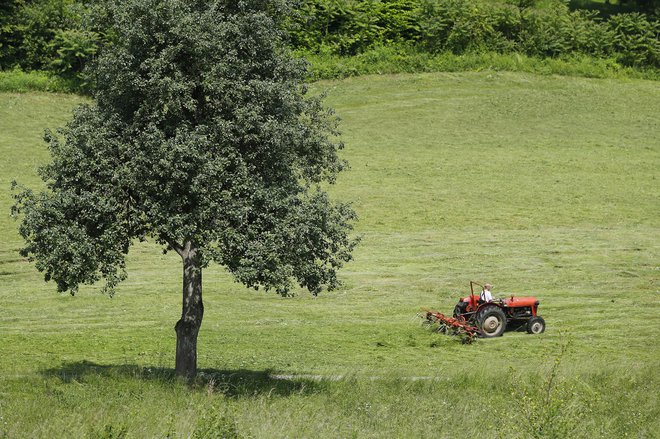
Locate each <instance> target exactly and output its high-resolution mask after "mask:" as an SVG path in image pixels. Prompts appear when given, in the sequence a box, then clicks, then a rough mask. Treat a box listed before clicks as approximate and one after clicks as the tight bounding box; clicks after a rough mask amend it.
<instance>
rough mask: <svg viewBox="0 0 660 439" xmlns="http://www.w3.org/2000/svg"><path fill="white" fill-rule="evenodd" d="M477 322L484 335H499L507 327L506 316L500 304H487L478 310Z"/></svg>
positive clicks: (489, 336) (487, 336)
mask: <svg viewBox="0 0 660 439" xmlns="http://www.w3.org/2000/svg"><path fill="white" fill-rule="evenodd" d="M477 323H478V324H479V328H480V329H481V335H482V336H484V337H486V338H491V337H499V336H500V335H502V334H504V330H505V329H506V316H505V315H504V311H502V309H501V308H500V307H499V306H497V305H491V306H486V307H484V308H481V309H480V310H479V311H478V312H477Z"/></svg>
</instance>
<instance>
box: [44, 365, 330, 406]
mask: <svg viewBox="0 0 660 439" xmlns="http://www.w3.org/2000/svg"><path fill="white" fill-rule="evenodd" d="M41 374H42V375H43V376H45V377H51V378H57V379H59V380H60V381H62V382H63V383H76V382H77V383H80V382H85V381H90V380H92V379H95V378H110V379H112V378H115V379H134V380H140V381H155V382H160V383H162V384H163V385H175V384H177V383H179V382H185V384H186V385H188V386H189V387H190V388H191V389H192V390H199V391H204V392H207V393H216V394H222V395H224V396H227V397H230V398H240V397H256V396H259V395H265V394H267V395H277V396H289V395H294V394H296V395H305V394H311V393H317V392H319V391H321V390H322V389H324V388H325V386H326V385H327V383H324V382H323V381H321V380H314V379H309V378H303V377H295V376H292V377H287V376H282V375H273V373H272V372H271V371H269V370H247V369H237V370H222V369H200V370H198V373H197V377H195V378H194V379H192V380H190V381H180V379H179V378H177V376H176V374H175V373H174V369H171V368H166V367H151V366H138V365H135V364H119V365H115V364H97V363H93V362H91V361H86V360H83V361H76V362H69V363H63V364H62V365H61V366H59V367H54V368H50V369H45V370H42V371H41Z"/></svg>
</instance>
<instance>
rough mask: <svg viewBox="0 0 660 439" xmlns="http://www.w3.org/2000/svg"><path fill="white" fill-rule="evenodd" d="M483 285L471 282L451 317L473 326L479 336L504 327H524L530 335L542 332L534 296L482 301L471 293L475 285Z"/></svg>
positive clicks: (501, 331)
mask: <svg viewBox="0 0 660 439" xmlns="http://www.w3.org/2000/svg"><path fill="white" fill-rule="evenodd" d="M475 285H477V286H479V287H481V288H482V292H483V286H482V285H480V284H478V283H476V282H473V281H470V291H471V294H470V296H468V297H464V298H461V299H460V301H459V302H458V304H457V305H456V307H455V308H454V319H457V320H458V321H464V322H465V324H466V325H472V326H476V327H477V328H478V329H479V335H480V336H481V337H485V338H490V337H498V336H501V335H502V334H504V331H505V330H506V328H507V327H510V328H522V327H523V326H524V327H525V328H526V329H527V332H528V333H530V334H540V333H542V332H543V331H545V320H543V317H541V316H539V315H537V311H538V306H539V301H538V300H537V299H536V298H535V297H514V296H513V295H511V297H509V298H506V299H494V300H491V301H489V302H488V301H485V300H482V296H481V295H479V294H475V293H474V286H475Z"/></svg>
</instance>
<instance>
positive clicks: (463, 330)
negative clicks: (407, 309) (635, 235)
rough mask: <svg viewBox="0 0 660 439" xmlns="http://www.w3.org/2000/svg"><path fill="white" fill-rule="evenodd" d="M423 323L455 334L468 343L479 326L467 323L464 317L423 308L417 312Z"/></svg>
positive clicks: (435, 329) (449, 333)
mask: <svg viewBox="0 0 660 439" xmlns="http://www.w3.org/2000/svg"><path fill="white" fill-rule="evenodd" d="M418 316H419V317H421V318H422V319H423V320H422V322H423V324H424V325H426V326H428V327H430V328H432V330H433V331H435V332H440V333H442V334H448V335H457V336H459V337H461V343H463V344H470V343H472V342H473V341H474V339H475V338H476V337H477V334H478V333H479V328H477V327H476V326H473V325H471V324H469V323H468V322H467V321H466V320H465V318H464V317H460V316H459V317H447V316H446V315H444V314H442V313H441V312H438V311H433V310H424V311H423V312H421V313H419V314H418Z"/></svg>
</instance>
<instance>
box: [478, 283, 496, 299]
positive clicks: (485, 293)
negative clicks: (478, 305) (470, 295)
mask: <svg viewBox="0 0 660 439" xmlns="http://www.w3.org/2000/svg"><path fill="white" fill-rule="evenodd" d="M491 288H493V286H492V285H491V284H486V285H484V289H483V290H482V291H481V296H480V297H479V299H480V300H483V301H484V302H492V301H493V295H492V294H491V293H490V289H491Z"/></svg>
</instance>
